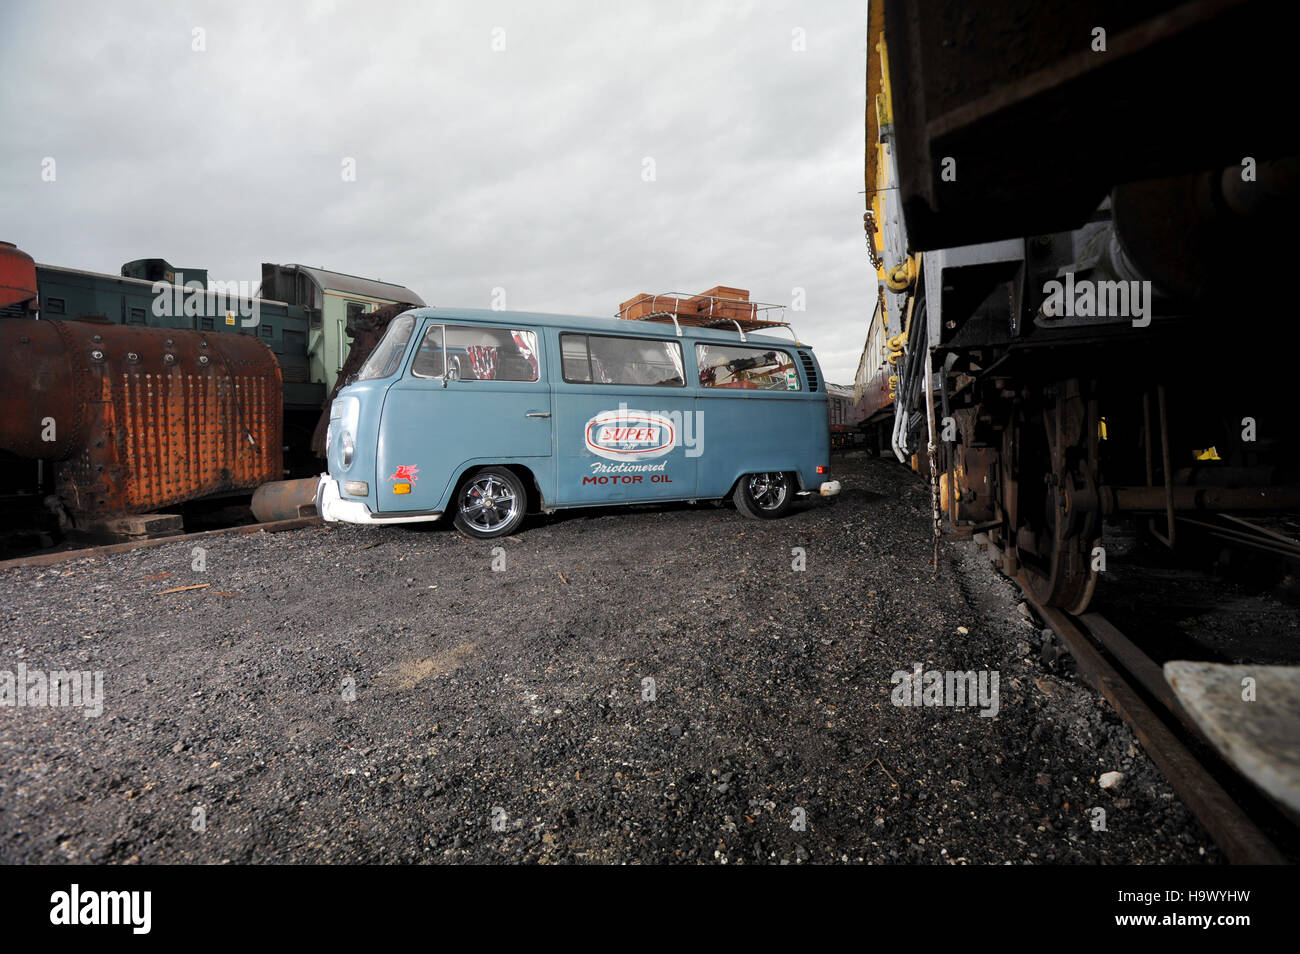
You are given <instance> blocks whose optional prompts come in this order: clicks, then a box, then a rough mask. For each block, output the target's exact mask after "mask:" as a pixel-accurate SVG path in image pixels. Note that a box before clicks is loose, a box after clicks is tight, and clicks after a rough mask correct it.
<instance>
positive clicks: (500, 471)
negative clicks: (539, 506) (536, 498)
mask: <svg viewBox="0 0 1300 954" xmlns="http://www.w3.org/2000/svg"><path fill="white" fill-rule="evenodd" d="M485 501H486V502H487V503H486V504H485V503H484V502H485ZM451 505H452V507H454V508H455V513H456V518H455V521H454V523H455V525H456V529H457V530H459V531H460V532H461V533H463V534H465V536H467V537H469V538H470V539H472V540H490V539H491V538H492V537H504V536H506V535H507V534H511V533H514V532H515V531H516V530H518V529H519V527H520V525H521V524H522V523H523V522H524V516H525V514H526V512H527V510H528V494H527V493H526V492H525V491H524V485H523V482H522V481H521V480H520V479H519V478H518V477H517V476H516V475H515V473H514V471H512V470H510V469H508V468H506V467H483V468H481V469H479V470H476V471H474V472H473V473H472V474H470V475H469V476H468V477H466V478H465V480H464V482H463V483H461V485H460V487H459V488H457V490H456V496H455V497H453V498H452V501H451Z"/></svg>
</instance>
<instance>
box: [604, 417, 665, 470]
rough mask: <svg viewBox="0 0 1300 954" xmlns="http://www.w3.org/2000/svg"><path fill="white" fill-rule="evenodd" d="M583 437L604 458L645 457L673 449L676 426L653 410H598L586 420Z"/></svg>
mask: <svg viewBox="0 0 1300 954" xmlns="http://www.w3.org/2000/svg"><path fill="white" fill-rule="evenodd" d="M586 441H587V449H588V450H589V451H591V452H592V453H593V454H597V455H599V456H600V457H604V458H605V459H606V460H648V459H650V458H654V457H662V456H663V455H664V454H667V453H668V452H669V451H671V450H672V449H673V447H674V446H675V445H676V443H677V429H676V427H675V426H674V425H673V422H672V421H671V420H670V419H669V418H667V417H665V416H664V415H662V414H655V413H654V412H653V411H623V410H620V411H602V412H601V413H600V414H597V415H596V416H595V417H593V418H592V419H591V420H590V421H588V422H587V430H586Z"/></svg>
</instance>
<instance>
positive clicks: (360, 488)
mask: <svg viewBox="0 0 1300 954" xmlns="http://www.w3.org/2000/svg"><path fill="white" fill-rule="evenodd" d="M343 492H344V493H345V494H351V495H352V496H353V497H369V496H370V485H369V484H368V483H366V482H365V481H364V480H345V481H344V482H343Z"/></svg>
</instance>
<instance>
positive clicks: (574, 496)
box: [547, 329, 699, 507]
mask: <svg viewBox="0 0 1300 954" xmlns="http://www.w3.org/2000/svg"><path fill="white" fill-rule="evenodd" d="M615 330H622V329H615ZM628 330H629V331H635V330H636V329H628ZM548 332H549V334H548V337H547V341H548V343H549V344H550V348H549V349H548V350H549V352H550V354H551V356H552V358H551V362H550V371H551V380H552V385H553V387H554V391H555V435H556V477H557V486H556V494H555V502H556V505H557V506H560V507H581V506H593V505H600V504H609V503H640V502H651V501H662V500H687V499H693V498H695V496H696V482H697V471H698V462H699V449H698V447H697V444H696V440H695V430H696V424H695V413H694V412H695V395H694V393H693V389H692V388H690V387H670V386H665V387H646V386H641V385H618V384H584V383H568V382H566V381H565V380H564V376H563V368H562V362H561V360H560V357H559V355H560V348H559V334H560V332H559V331H557V330H556V329H548ZM632 337H636V335H632Z"/></svg>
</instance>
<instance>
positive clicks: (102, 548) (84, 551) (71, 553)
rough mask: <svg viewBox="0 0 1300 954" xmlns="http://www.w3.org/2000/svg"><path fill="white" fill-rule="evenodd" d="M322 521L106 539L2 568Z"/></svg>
mask: <svg viewBox="0 0 1300 954" xmlns="http://www.w3.org/2000/svg"><path fill="white" fill-rule="evenodd" d="M320 522H321V519H320V518H319V517H296V518H294V519H292V520H271V521H264V522H261V523H249V524H242V525H240V526H236V527H218V528H217V529H215V530H197V531H194V532H192V533H177V534H173V535H171V536H166V537H151V538H149V539H147V540H128V541H125V542H123V543H105V544H100V545H97V546H87V547H77V548H74V549H68V550H58V551H55V552H45V553H34V554H32V555H30V556H22V557H15V558H13V559H11V560H0V570H8V569H14V568H17V567H30V566H52V565H54V564H56V563H64V562H67V561H68V560H84V559H86V558H87V557H92V558H93V557H97V556H104V555H107V554H111V553H126V552H128V551H130V550H140V549H143V548H145V547H158V546H163V545H164V544H168V543H181V542H184V541H187V540H200V539H206V538H209V537H215V536H218V535H220V534H224V533H234V534H247V533H279V532H281V531H283V530H299V529H301V528H303V527H310V526H313V525H315V524H319V523H320Z"/></svg>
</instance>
